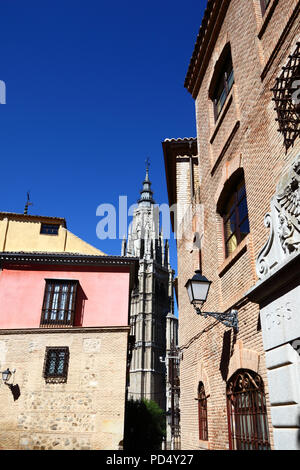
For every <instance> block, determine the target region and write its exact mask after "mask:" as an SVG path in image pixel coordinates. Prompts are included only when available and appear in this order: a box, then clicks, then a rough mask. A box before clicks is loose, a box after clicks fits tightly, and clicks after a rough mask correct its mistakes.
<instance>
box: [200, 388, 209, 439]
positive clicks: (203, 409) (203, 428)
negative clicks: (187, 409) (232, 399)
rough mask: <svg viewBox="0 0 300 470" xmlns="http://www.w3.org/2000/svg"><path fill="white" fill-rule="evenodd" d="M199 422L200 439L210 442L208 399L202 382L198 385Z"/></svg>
mask: <svg viewBox="0 0 300 470" xmlns="http://www.w3.org/2000/svg"><path fill="white" fill-rule="evenodd" d="M198 421H199V439H200V440H201V441H208V426H207V398H206V395H205V389H204V385H203V383H202V382H199V385H198Z"/></svg>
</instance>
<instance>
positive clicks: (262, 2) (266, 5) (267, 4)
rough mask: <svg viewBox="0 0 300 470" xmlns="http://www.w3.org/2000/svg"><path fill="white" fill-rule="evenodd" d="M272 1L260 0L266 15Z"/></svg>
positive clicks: (262, 10) (263, 12)
mask: <svg viewBox="0 0 300 470" xmlns="http://www.w3.org/2000/svg"><path fill="white" fill-rule="evenodd" d="M270 1H271V0H260V5H261V12H262V15H264V14H265V13H266V10H267V8H268V6H269V3H270Z"/></svg>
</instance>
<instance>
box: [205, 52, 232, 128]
mask: <svg viewBox="0 0 300 470" xmlns="http://www.w3.org/2000/svg"><path fill="white" fill-rule="evenodd" d="M233 83H234V74H233V65H232V58H231V49H230V44H229V43H228V44H226V46H225V47H224V49H223V52H222V54H221V56H220V58H219V60H218V61H217V62H216V65H215V71H214V74H213V77H212V80H211V84H210V87H209V97H210V99H211V100H212V101H213V103H214V114H215V120H216V121H217V119H218V117H219V114H220V112H221V111H222V109H223V106H224V104H225V101H226V98H227V96H228V95H229V92H230V90H231V88H232V85H233Z"/></svg>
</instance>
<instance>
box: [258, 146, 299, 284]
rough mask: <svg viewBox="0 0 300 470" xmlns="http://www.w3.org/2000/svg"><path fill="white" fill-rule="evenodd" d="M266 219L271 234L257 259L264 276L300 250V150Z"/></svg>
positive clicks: (278, 187) (281, 181)
mask: <svg viewBox="0 0 300 470" xmlns="http://www.w3.org/2000/svg"><path fill="white" fill-rule="evenodd" d="M264 222H265V226H266V227H268V228H269V229H270V235H269V238H268V240H267V242H266V244H265V245H264V247H263V248H262V250H261V251H260V253H259V255H258V258H257V262H256V272H257V275H258V277H259V278H260V279H263V278H264V277H266V276H267V275H268V274H271V272H272V271H273V270H274V269H276V267H277V265H279V264H281V263H284V262H288V260H289V257H291V256H295V255H297V254H298V253H300V154H298V155H297V157H296V159H295V160H294V162H293V164H292V166H291V169H290V171H289V172H288V173H287V174H286V175H284V176H283V177H282V179H281V180H280V182H279V184H278V186H277V191H276V194H275V195H274V197H273V198H272V200H271V211H270V212H269V213H268V214H266V216H265V220H264Z"/></svg>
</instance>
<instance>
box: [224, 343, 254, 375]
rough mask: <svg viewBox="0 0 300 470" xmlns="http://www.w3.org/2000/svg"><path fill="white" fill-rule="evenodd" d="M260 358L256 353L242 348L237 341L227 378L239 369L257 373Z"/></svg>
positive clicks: (241, 344)
mask: <svg viewBox="0 0 300 470" xmlns="http://www.w3.org/2000/svg"><path fill="white" fill-rule="evenodd" d="M259 359H260V356H259V354H258V352H256V351H253V350H252V349H246V348H244V347H243V342H242V341H241V340H239V341H237V344H236V348H235V351H234V353H233V355H232V357H231V358H230V362H229V367H228V378H230V377H232V375H233V374H234V373H235V372H236V371H237V370H239V369H249V370H252V371H253V372H256V373H258V369H259Z"/></svg>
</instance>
